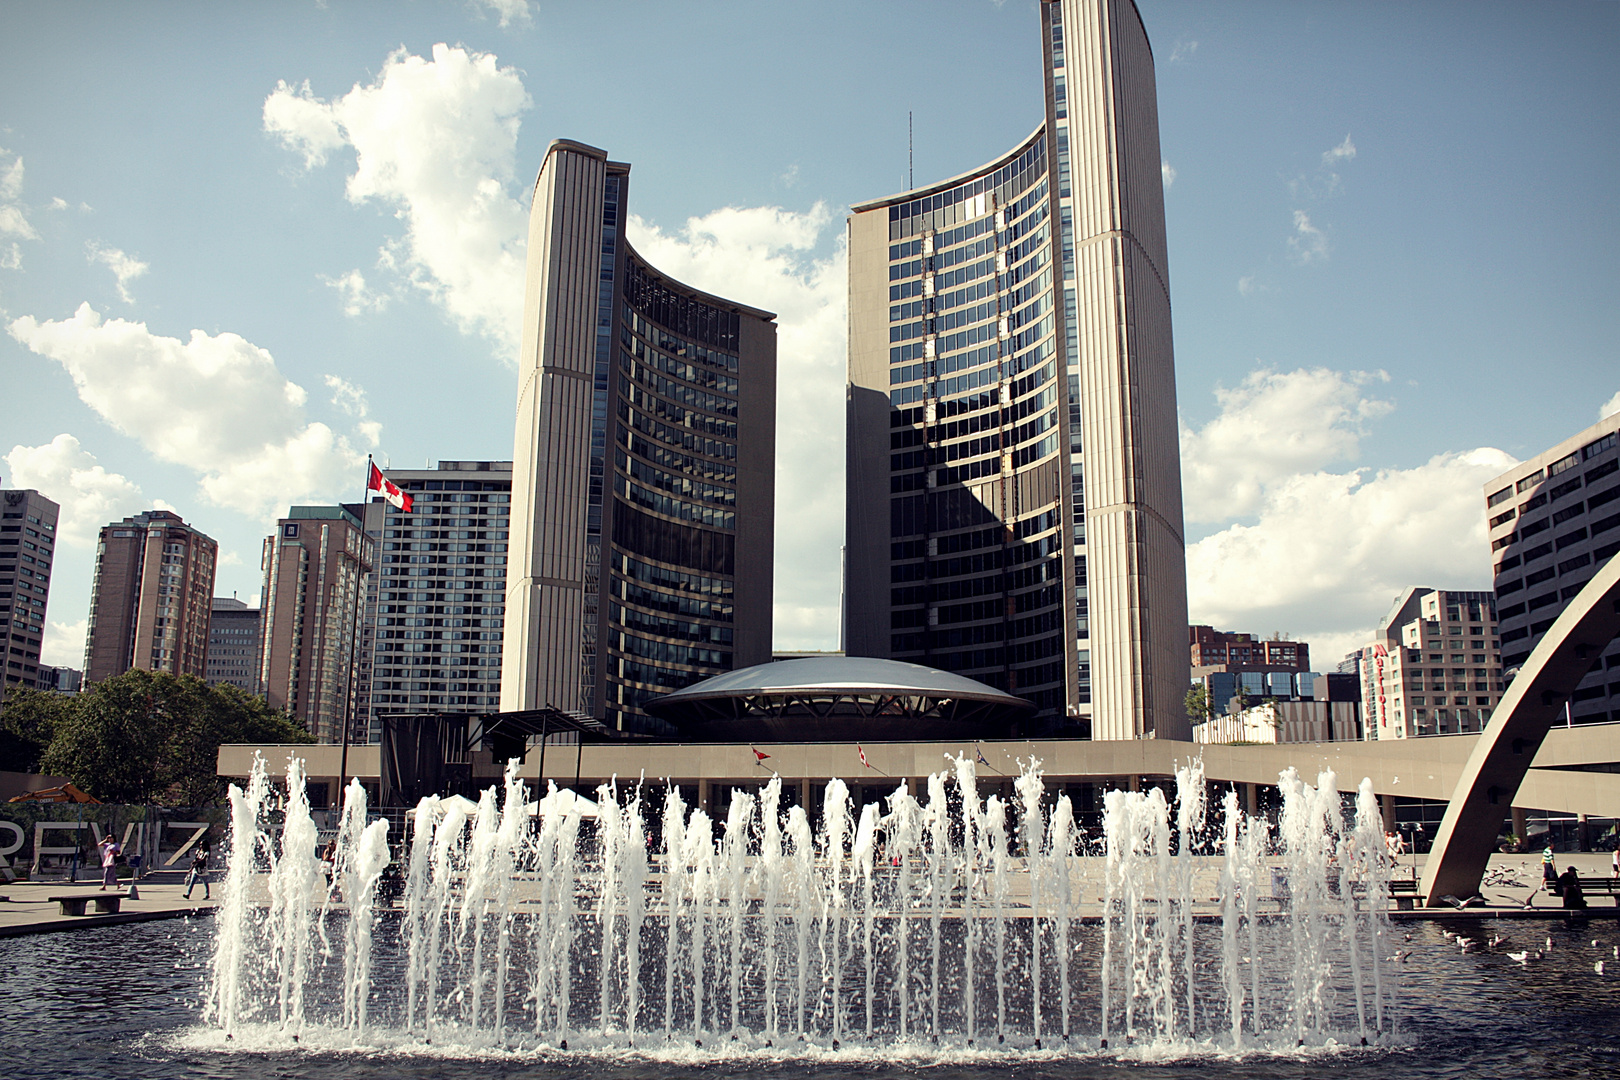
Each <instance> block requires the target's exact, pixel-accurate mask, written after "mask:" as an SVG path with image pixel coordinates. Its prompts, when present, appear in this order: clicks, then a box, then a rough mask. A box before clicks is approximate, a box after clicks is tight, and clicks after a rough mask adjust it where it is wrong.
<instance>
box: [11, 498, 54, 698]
mask: <svg viewBox="0 0 1620 1080" xmlns="http://www.w3.org/2000/svg"><path fill="white" fill-rule="evenodd" d="M60 511H61V507H59V506H57V505H56V503H54V502H52V501H51V500H50V499H47V498H46V497H45V496H43V495H41V494H40V493H39V492H37V491H35V490H33V489H32V488H12V489H0V640H3V641H4V642H5V650H4V653H5V658H6V663H5V669H4V670H5V675H4V677H3V678H0V702H3V701H5V699H6V689H7V687H11V686H21V687H25V688H27V689H30V690H35V689H40V690H49V689H54V686H43V685H41V681H40V662H39V650H40V647H41V642H43V641H44V636H45V606H46V604H47V603H49V601H50V598H51V564H52V563H54V562H55V561H56V518H57V514H58V513H59V512H60Z"/></svg>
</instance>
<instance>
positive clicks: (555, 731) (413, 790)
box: [378, 708, 618, 806]
mask: <svg viewBox="0 0 1620 1080" xmlns="http://www.w3.org/2000/svg"><path fill="white" fill-rule="evenodd" d="M382 722H383V732H382V734H383V737H382V746H381V773H380V776H379V778H378V779H379V788H380V790H379V792H378V803H379V805H382V806H412V805H415V803H416V802H417V800H419V799H421V798H422V797H423V796H426V795H451V794H456V795H467V794H471V792H472V790H473V785H472V756H471V755H472V748H473V747H480V748H482V749H484V750H488V751H490V752H491V753H492V754H493V755H494V759H495V760H496V761H506V760H509V759H511V758H522V757H523V756H524V754H525V752H526V750H527V748H528V745H529V740H530V739H538V740H539V742H540V753H541V755H542V756H543V755H544V754H545V745H546V740H548V739H555V737H556V736H558V735H571V736H572V737H571V738H569V739H568V740H567V741H568V742H570V743H581V742H605V741H608V740H610V739H614V738H617V737H618V732H616V731H614V730H612V729H611V728H609V727H608V726H607V725H606V724H604V723H602V722H601V721H600V720H597V719H595V718H593V717H590V716H585V715H583V714H580V713H572V712H565V711H563V710H562V709H551V708H547V709H526V710H523V711H521V712H507V713H443V712H440V713H386V714H384V715H383V716H382ZM576 753H577V751H576Z"/></svg>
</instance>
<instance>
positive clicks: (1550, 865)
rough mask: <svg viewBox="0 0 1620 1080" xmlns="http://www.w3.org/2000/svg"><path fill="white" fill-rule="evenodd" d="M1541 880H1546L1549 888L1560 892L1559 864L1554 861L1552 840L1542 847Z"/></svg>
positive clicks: (1554, 891)
mask: <svg viewBox="0 0 1620 1080" xmlns="http://www.w3.org/2000/svg"><path fill="white" fill-rule="evenodd" d="M1541 880H1542V881H1544V882H1546V884H1547V888H1548V889H1549V890H1551V891H1552V892H1553V893H1554V894H1556V893H1557V892H1558V866H1557V864H1556V863H1554V862H1553V849H1552V840H1551V839H1550V838H1549V839H1548V840H1547V846H1546V847H1544V848H1542V849H1541Z"/></svg>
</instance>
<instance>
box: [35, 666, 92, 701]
mask: <svg viewBox="0 0 1620 1080" xmlns="http://www.w3.org/2000/svg"><path fill="white" fill-rule="evenodd" d="M38 685H39V689H41V690H55V691H56V692H57V693H59V694H77V693H78V692H79V691H80V690H83V689H84V672H82V671H80V670H79V669H78V668H74V667H53V666H51V665H50V664H41V665H39V683H38Z"/></svg>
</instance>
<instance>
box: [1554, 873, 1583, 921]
mask: <svg viewBox="0 0 1620 1080" xmlns="http://www.w3.org/2000/svg"><path fill="white" fill-rule="evenodd" d="M1558 891H1559V892H1560V893H1561V894H1562V895H1563V897H1564V907H1566V908H1570V909H1573V910H1575V911H1584V910H1585V909H1586V895H1585V894H1584V893H1582V892H1581V879H1580V875H1578V874H1576V873H1575V868H1574V867H1573V866H1567V867H1565V868H1564V872H1563V873H1562V874H1560V875H1559V877H1558Z"/></svg>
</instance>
